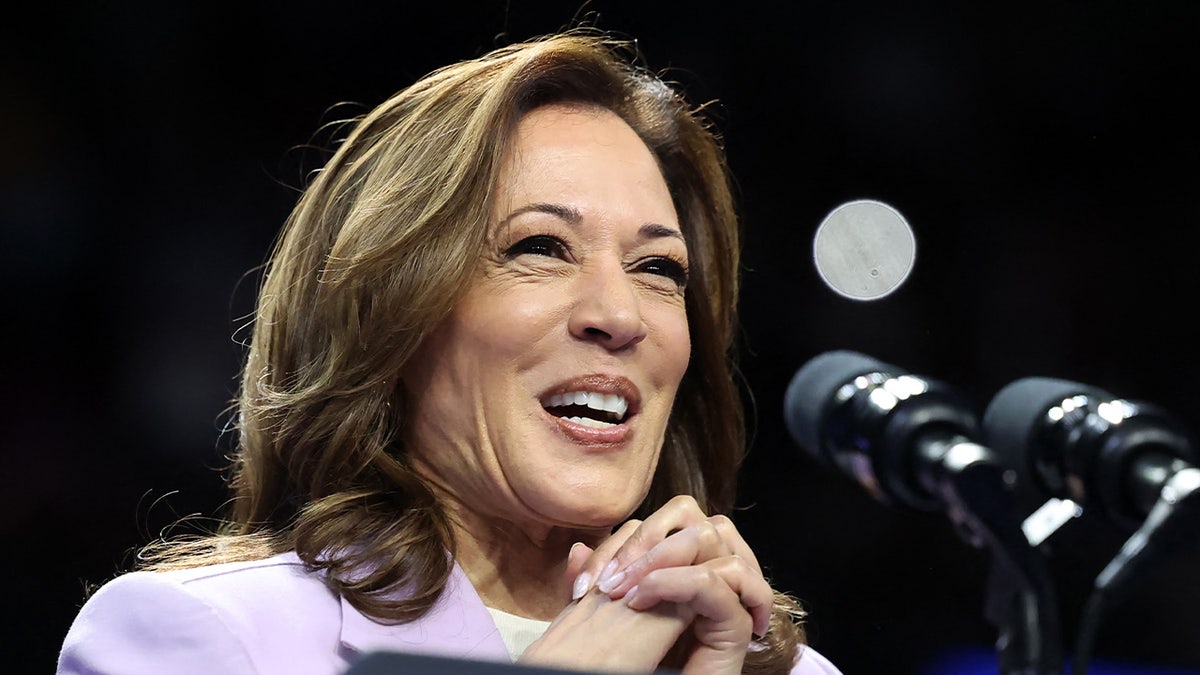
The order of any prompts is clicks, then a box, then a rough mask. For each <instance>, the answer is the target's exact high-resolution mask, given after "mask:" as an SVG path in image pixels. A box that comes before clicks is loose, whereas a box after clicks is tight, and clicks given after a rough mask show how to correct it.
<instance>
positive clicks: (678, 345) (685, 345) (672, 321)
mask: <svg viewBox="0 0 1200 675" xmlns="http://www.w3.org/2000/svg"><path fill="white" fill-rule="evenodd" d="M656 325H657V331H656V332H657V333H658V334H659V339H658V343H659V345H660V349H661V351H662V354H661V361H660V362H661V364H662V370H663V372H662V377H663V379H664V380H670V381H673V383H674V384H675V385H678V384H679V381H680V380H682V379H683V373H684V371H686V370H687V366H688V361H689V360H690V358H691V354H692V338H691V332H690V330H689V328H688V320H687V314H686V312H685V311H684V310H683V309H682V308H678V309H677V308H671V309H670V310H669V311H664V312H663V313H662V315H661V316H660V317H657V320H656Z"/></svg>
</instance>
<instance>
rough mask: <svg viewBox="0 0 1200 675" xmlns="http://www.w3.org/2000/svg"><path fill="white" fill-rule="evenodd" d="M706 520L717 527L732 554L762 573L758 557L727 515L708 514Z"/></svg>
mask: <svg viewBox="0 0 1200 675" xmlns="http://www.w3.org/2000/svg"><path fill="white" fill-rule="evenodd" d="M708 522H710V523H712V524H713V527H715V528H717V532H720V533H721V539H723V540H724V541H725V545H726V546H728V547H729V548H730V549H731V550H732V551H733V553H734V555H736V556H738V557H740V558H742V559H744V560H745V561H746V562H748V563H750V565H751V566H753V567H754V569H756V570H758V572H759V574H762V566H760V565H759V564H758V557H756V556H755V555H754V551H753V550H751V549H750V545H749V544H747V543H746V540H745V539H743V538H742V533H741V532H738V529H737V526H735V525H734V524H733V521H732V520H730V519H729V516H726V515H722V514H717V515H715V516H710V517H709V519H708Z"/></svg>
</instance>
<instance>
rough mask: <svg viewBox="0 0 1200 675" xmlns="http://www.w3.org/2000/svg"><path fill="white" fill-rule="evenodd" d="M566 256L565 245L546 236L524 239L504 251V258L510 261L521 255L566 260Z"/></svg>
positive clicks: (554, 238)
mask: <svg viewBox="0 0 1200 675" xmlns="http://www.w3.org/2000/svg"><path fill="white" fill-rule="evenodd" d="M568 254H569V251H568V250H567V245H566V244H564V243H563V242H562V240H560V239H558V238H556V237H552V236H550V235H548V234H537V235H534V236H532V237H525V238H524V239H522V240H521V241H518V242H517V243H515V244H513V245H512V246H509V247H508V249H507V250H505V251H504V256H505V257H506V258H510V259H511V258H516V257H517V256H521V255H540V256H546V257H549V258H558V259H560V260H566V258H567V255H568Z"/></svg>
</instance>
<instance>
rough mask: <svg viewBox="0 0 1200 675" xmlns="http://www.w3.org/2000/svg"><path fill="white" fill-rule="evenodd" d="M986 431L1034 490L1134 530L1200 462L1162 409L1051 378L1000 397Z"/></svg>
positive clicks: (1019, 385) (990, 409)
mask: <svg viewBox="0 0 1200 675" xmlns="http://www.w3.org/2000/svg"><path fill="white" fill-rule="evenodd" d="M983 431H984V437H985V438H987V439H988V442H989V443H990V444H991V446H992V448H993V449H994V450H995V451H996V452H997V453H999V455H1000V456H1001V457H1003V458H1004V460H1005V461H1006V462H1007V463H1009V464H1010V465H1011V466H1013V467H1014V468H1015V469H1016V470H1017V471H1018V473H1019V474H1020V476H1021V477H1022V479H1023V480H1024V481H1027V482H1028V484H1029V485H1032V486H1035V487H1036V488H1038V489H1040V490H1041V491H1043V492H1045V493H1047V494H1049V495H1050V496H1053V497H1060V498H1066V499H1071V500H1072V501H1074V502H1076V503H1078V504H1081V505H1082V506H1083V507H1084V509H1085V510H1092V511H1098V512H1101V513H1103V514H1104V515H1105V516H1107V517H1108V519H1109V520H1110V521H1112V522H1113V523H1115V524H1117V525H1118V526H1120V527H1121V528H1123V529H1125V530H1127V531H1128V530H1133V529H1135V528H1137V527H1139V526H1140V525H1141V524H1142V523H1144V522H1145V520H1146V517H1147V516H1148V515H1149V514H1150V511H1151V510H1152V509H1153V508H1154V506H1155V504H1157V503H1158V501H1159V499H1160V497H1161V495H1162V491H1163V488H1164V487H1165V486H1166V485H1167V482H1168V481H1169V480H1170V479H1171V477H1172V476H1174V475H1175V474H1177V473H1179V472H1180V471H1181V470H1184V469H1187V468H1194V467H1195V466H1197V464H1198V463H1200V462H1198V461H1197V453H1196V444H1195V442H1194V441H1193V438H1192V435H1191V433H1190V432H1189V431H1188V430H1187V429H1186V428H1185V427H1184V426H1183V425H1182V424H1181V423H1180V422H1179V421H1178V420H1177V419H1176V418H1175V417H1173V416H1172V415H1171V414H1170V413H1168V412H1167V411H1165V410H1163V409H1162V408H1160V407H1158V406H1155V405H1152V404H1148V403H1144V402H1139V401H1129V400H1125V399H1120V398H1117V397H1116V396H1113V395H1112V394H1110V393H1108V392H1107V391H1104V390H1103V389H1099V388H1097V387H1092V386H1089V385H1086V384H1080V383H1078V382H1071V381H1069V380H1060V379H1054V378H1049V377H1027V378H1024V379H1020V380H1017V381H1015V382H1012V383H1010V384H1008V385H1007V386H1005V387H1004V388H1003V389H1001V390H1000V391H999V392H997V393H996V395H995V397H993V398H992V401H991V402H990V403H989V404H988V406H987V409H986V411H985V412H984V415H983Z"/></svg>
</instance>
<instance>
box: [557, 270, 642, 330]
mask: <svg viewBox="0 0 1200 675" xmlns="http://www.w3.org/2000/svg"><path fill="white" fill-rule="evenodd" d="M577 282H578V283H577V284H576V289H577V291H576V292H577V296H576V298H575V303H574V306H573V307H572V310H571V317H570V319H569V321H568V323H569V326H568V327H569V329H570V331H571V334H572V335H574V336H575V337H576V338H578V339H581V340H587V341H590V342H596V343H598V344H600V345H601V346H603V347H604V348H605V349H608V350H609V351H620V350H623V349H628V348H630V347H632V346H634V345H636V344H637V343H639V342H641V341H642V340H644V339H645V338H646V324H645V322H644V321H643V320H642V312H641V299H640V298H639V297H638V292H637V289H636V288H635V287H634V285H633V279H632V278H630V276H629V274H628V273H626V271H625V270H624V269H623V268H622V267H621V265H620V264H619V263H616V262H614V263H611V264H605V265H603V266H598V267H596V268H594V269H591V270H587V271H585V272H584V273H582V274H581V275H580V276H579V278H578V280H577Z"/></svg>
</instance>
